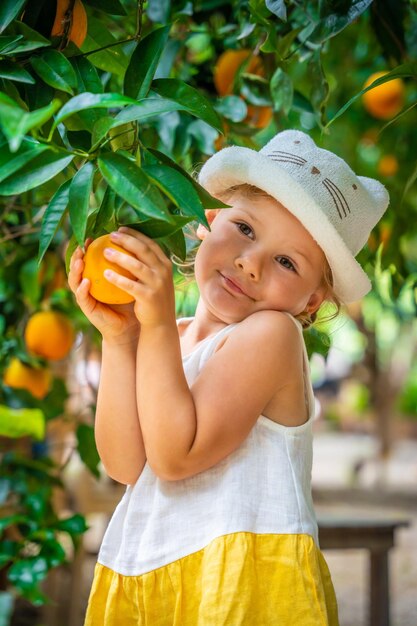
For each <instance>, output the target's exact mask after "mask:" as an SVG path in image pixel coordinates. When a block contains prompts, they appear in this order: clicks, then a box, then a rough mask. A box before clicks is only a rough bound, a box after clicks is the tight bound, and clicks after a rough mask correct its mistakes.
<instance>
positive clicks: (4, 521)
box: [0, 514, 27, 533]
mask: <svg viewBox="0 0 417 626" xmlns="http://www.w3.org/2000/svg"><path fill="white" fill-rule="evenodd" d="M26 521H27V518H26V516H25V515H20V514H15V515H6V516H5V517H2V518H0V533H3V532H4V530H5V529H6V528H8V527H9V526H14V525H15V524H22V523H24V522H26Z"/></svg>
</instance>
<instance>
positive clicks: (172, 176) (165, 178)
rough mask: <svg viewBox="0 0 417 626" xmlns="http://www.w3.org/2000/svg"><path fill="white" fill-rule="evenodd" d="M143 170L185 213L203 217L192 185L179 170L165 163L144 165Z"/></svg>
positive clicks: (202, 218)
mask: <svg viewBox="0 0 417 626" xmlns="http://www.w3.org/2000/svg"><path fill="white" fill-rule="evenodd" d="M142 169H143V171H144V172H145V173H146V174H147V175H148V176H149V178H150V179H151V180H153V181H154V183H155V184H156V185H157V186H158V187H159V188H160V189H161V191H162V192H163V193H164V194H165V195H167V196H168V197H169V198H170V199H171V200H172V201H173V202H174V204H175V205H176V206H177V207H180V209H181V211H182V212H183V213H185V215H190V216H191V217H193V218H198V219H199V220H200V221H201V220H204V219H205V216H204V208H203V205H202V204H201V200H200V198H199V196H198V193H197V192H196V190H195V187H194V185H192V184H191V183H190V181H189V180H188V179H187V178H186V177H185V176H183V175H182V174H181V173H180V172H178V171H177V170H176V169H174V168H172V167H168V166H167V165H145V166H143V168H142Z"/></svg>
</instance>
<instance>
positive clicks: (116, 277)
mask: <svg viewBox="0 0 417 626" xmlns="http://www.w3.org/2000/svg"><path fill="white" fill-rule="evenodd" d="M104 278H105V279H106V280H108V281H109V283H112V284H113V285H116V287H120V289H123V291H126V292H127V293H129V294H130V295H131V296H133V297H134V298H136V297H138V296H140V295H141V293H143V289H144V285H143V284H142V283H141V282H139V281H137V280H132V279H131V278H127V277H126V276H122V275H121V274H118V273H117V272H114V271H113V270H109V269H107V270H104Z"/></svg>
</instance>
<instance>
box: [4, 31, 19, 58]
mask: <svg viewBox="0 0 417 626" xmlns="http://www.w3.org/2000/svg"><path fill="white" fill-rule="evenodd" d="M22 39H23V35H17V36H15V35H1V36H0V54H11V53H13V50H14V49H15V47H16V45H17V44H18V42H19V41H21V40H22Z"/></svg>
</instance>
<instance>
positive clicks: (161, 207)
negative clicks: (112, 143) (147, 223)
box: [98, 153, 172, 222]
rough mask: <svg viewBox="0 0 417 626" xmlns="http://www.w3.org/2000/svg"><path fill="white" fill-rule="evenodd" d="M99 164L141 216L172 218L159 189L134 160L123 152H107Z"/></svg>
mask: <svg viewBox="0 0 417 626" xmlns="http://www.w3.org/2000/svg"><path fill="white" fill-rule="evenodd" d="M98 166H99V168H100V172H101V173H102V175H103V177H104V178H105V179H106V181H107V182H108V184H109V185H110V186H111V187H112V188H113V189H114V191H115V192H116V193H117V194H119V196H121V197H122V198H123V199H124V200H126V202H128V203H129V204H130V205H131V206H132V207H133V208H134V209H136V210H137V211H138V215H139V216H141V217H142V218H145V217H155V218H157V219H158V218H159V219H162V220H166V221H168V222H169V221H171V220H172V218H171V216H170V214H169V212H168V211H167V209H166V206H165V204H164V202H163V200H162V198H161V196H160V194H159V192H158V190H157V189H155V187H154V186H153V185H152V184H151V182H150V180H149V178H148V177H147V176H146V174H145V173H144V172H143V171H142V170H141V169H140V168H139V167H138V166H137V165H136V164H135V163H134V162H132V161H130V160H129V159H126V158H125V157H124V156H122V155H121V154H117V153H116V154H111V153H106V154H102V155H101V157H99V159H98Z"/></svg>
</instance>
